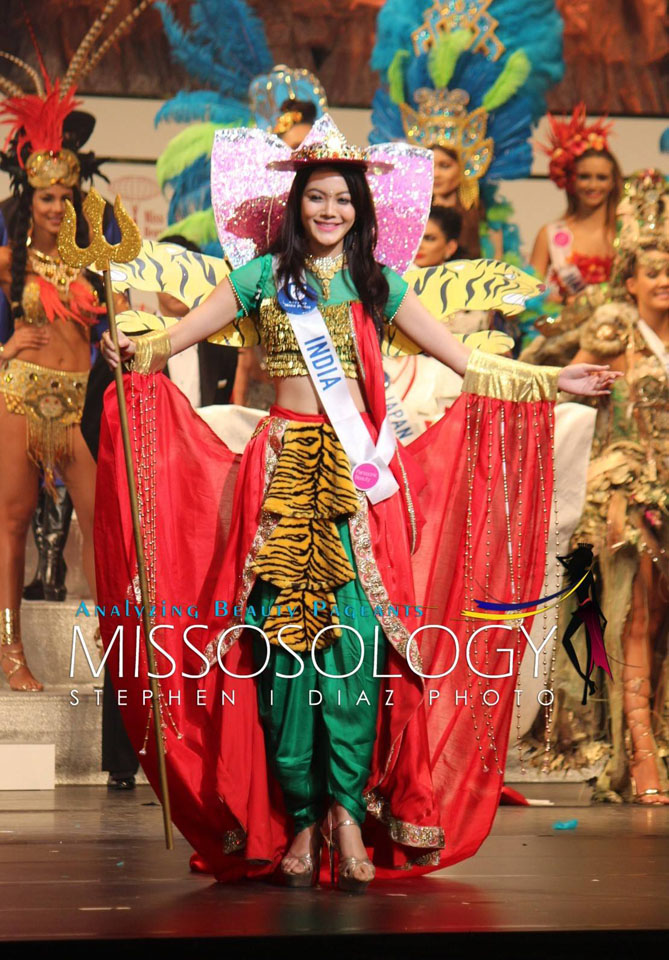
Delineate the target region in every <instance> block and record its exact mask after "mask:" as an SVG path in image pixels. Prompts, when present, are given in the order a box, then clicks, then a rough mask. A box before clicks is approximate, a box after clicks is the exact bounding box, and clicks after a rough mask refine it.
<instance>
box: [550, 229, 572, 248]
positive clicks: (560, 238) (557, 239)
mask: <svg viewBox="0 0 669 960" xmlns="http://www.w3.org/2000/svg"><path fill="white" fill-rule="evenodd" d="M553 243H554V244H555V245H556V246H557V247H566V246H567V245H568V243H569V234H568V233H567V231H566V230H558V231H557V233H556V234H555V236H554V237H553Z"/></svg>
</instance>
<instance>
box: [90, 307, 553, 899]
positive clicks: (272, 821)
mask: <svg viewBox="0 0 669 960" xmlns="http://www.w3.org/2000/svg"><path fill="white" fill-rule="evenodd" d="M353 311H354V321H355V325H356V334H357V339H358V347H359V351H360V356H361V362H362V366H363V368H364V371H365V378H364V380H363V381H362V382H363V385H364V390H365V392H366V398H367V404H368V409H369V411H370V416H371V421H372V423H373V424H374V425H375V428H378V426H379V425H380V423H381V422H382V420H383V417H384V416H385V399H384V391H383V373H382V367H381V361H380V356H379V351H378V345H377V342H376V339H375V333H374V329H373V325H372V324H371V323H370V322H369V321H368V320H367V318H366V317H365V316H364V314H363V312H362V309H361V308H359V307H358V306H357V305H355V306H354V308H353ZM132 377H133V378H134V384H133V387H132V390H130V389H129V388H127V389H126V394H127V396H128V401H129V404H130V419H131V423H133V422H137V421H138V419H139V415H140V412H141V409H142V408H143V407H144V406H145V402H146V395H147V393H148V391H150V390H151V389H155V393H156V400H155V424H156V432H157V445H156V464H155V491H156V498H157V510H156V522H155V540H156V543H155V550H156V555H155V570H156V575H155V580H156V599H157V600H158V601H163V600H164V601H165V602H166V603H167V606H168V610H167V611H166V612H164V611H163V610H162V609H161V608H160V604H159V605H158V609H157V610H156V617H155V619H156V622H157V623H160V624H167V625H169V626H170V627H173V628H174V630H162V631H159V632H158V633H157V634H156V640H157V642H158V643H159V644H160V645H161V647H163V648H164V649H165V650H166V651H168V652H169V653H170V654H171V655H172V657H173V658H174V661H175V665H176V670H175V674H174V675H173V676H172V677H171V678H169V679H162V680H161V686H162V691H163V697H164V703H165V704H166V705H169V714H168V712H167V710H165V724H166V729H165V742H166V746H167V765H168V776H169V785H170V796H171V803H172V813H173V819H174V822H175V824H176V825H177V827H178V828H179V829H180V830H181V831H182V833H183V834H184V835H185V836H186V838H187V839H188V840H189V842H190V843H191V844H192V845H193V847H194V848H195V850H196V851H197V852H196V854H195V856H194V858H193V865H194V866H195V867H196V868H198V869H204V870H209V871H211V872H213V873H214V874H215V875H216V877H217V878H218V879H220V880H231V879H235V878H237V877H240V876H254V875H258V874H265V873H268V872H270V871H271V870H272V869H273V868H274V867H275V866H276V864H277V863H278V860H279V859H280V857H281V856H282V854H283V853H284V852H285V849H286V846H287V844H288V842H289V840H290V824H289V823H288V821H287V818H286V816H285V812H284V810H283V805H282V800H281V795H280V790H279V788H278V785H277V784H276V782H275V781H274V780H273V778H272V776H271V774H270V773H269V772H268V764H267V757H266V755H265V745H264V737H263V731H262V727H261V724H260V721H259V718H258V712H257V704H256V697H255V687H254V683H253V681H252V680H248V679H237V678H234V677H231V676H229V675H228V674H227V673H225V672H223V671H222V670H221V669H220V668H218V667H215V668H214V669H212V670H210V671H209V673H208V674H207V676H206V677H205V678H203V679H201V680H197V679H192V678H191V679H189V678H186V679H182V676H181V674H182V672H186V673H187V674H192V675H197V674H200V673H202V672H203V668H204V660H203V657H202V655H201V653H197V652H195V651H194V650H190V649H188V647H186V646H185V645H184V644H183V643H182V640H181V636H182V632H183V630H184V628H185V627H186V626H188V625H189V624H196V625H198V628H197V629H196V630H195V631H193V632H191V634H189V639H190V642H191V643H192V644H193V646H194V647H195V648H196V650H197V651H202V650H204V648H205V647H206V645H207V643H208V642H209V641H210V640H212V639H213V638H215V637H216V636H217V635H218V634H219V633H220V631H221V630H223V629H225V628H226V627H227V626H229V625H230V622H231V621H230V615H232V614H233V613H234V612H235V611H233V609H232V608H233V604H234V601H235V598H236V597H237V596H238V594H239V590H240V588H241V586H242V583H243V577H244V560H245V558H246V557H247V555H248V553H249V551H250V549H251V547H252V544H253V541H254V537H256V534H257V530H258V524H259V521H260V506H261V503H262V499H263V490H264V482H265V470H266V466H267V465H268V464H271V461H272V458H273V457H274V456H275V455H276V453H277V452H278V449H279V448H280V441H279V440H277V438H276V436H275V435H274V434H273V433H272V430H271V429H269V421H267V422H266V424H265V427H264V429H260V430H259V431H256V435H255V436H254V438H253V439H252V440H251V442H250V443H249V445H248V447H247V449H246V451H245V453H244V456H243V458H242V460H241V463H240V462H239V458H237V457H235V456H234V455H233V454H232V453H231V452H230V451H229V450H228V449H227V448H226V447H225V446H224V444H222V443H221V441H219V440H218V438H217V437H216V436H215V435H214V434H213V433H212V432H211V431H210V430H209V428H208V427H207V426H206V425H205V424H204V423H203V421H202V420H201V419H200V418H199V417H198V416H197V415H196V414H195V413H194V412H193V410H192V409H191V408H190V406H189V404H188V402H187V401H186V399H185V398H184V397H183V395H182V394H181V393H180V392H179V391H178V390H177V389H176V388H175V387H174V386H173V385H172V384H171V383H169V381H167V380H166V379H165V378H163V377H158V378H156V381H155V388H152V387H151V386H150V382H149V379H148V378H141V377H138V376H137V375H134V374H133V375H132ZM129 379H130V377H128V378H127V380H128V381H129ZM551 416H552V410H551V405H550V404H548V403H512V402H510V401H502V400H493V399H490V398H486V397H478V396H474V395H472V394H464V393H463V394H462V395H461V397H460V398H459V399H458V400H457V402H456V403H455V404H454V405H453V407H451V408H450V410H447V411H446V415H445V416H444V418H443V419H442V420H441V421H439V422H438V423H437V424H436V425H435V426H434V427H432V428H430V429H429V430H428V431H427V432H426V433H425V434H423V435H422V436H421V437H420V438H419V439H418V440H416V441H415V442H414V443H413V444H412V445H411V446H410V447H409V448H406V449H402V450H401V451H400V452H399V453H398V455H396V457H395V458H394V460H393V463H392V464H391V468H392V469H393V471H394V473H395V475H396V477H397V479H398V482H399V484H400V488H401V491H402V492H401V493H400V494H396V495H395V496H394V497H392V498H390V499H389V500H386V501H383V502H382V503H381V504H378V505H376V506H374V507H370V509H369V520H368V522H369V534H370V538H369V539H370V543H371V551H372V553H373V557H374V559H375V562H376V563H375V569H374V564H372V565H369V569H368V565H367V564H366V561H364V560H361V559H360V557H358V555H357V554H356V559H357V562H358V572H359V575H360V577H361V580H362V582H363V585H364V586H365V587H366V589H368V596H370V600H371V601H372V602H374V595H373V594H372V593H370V591H373V590H374V589H376V588H377V587H378V584H376V585H375V582H374V578H375V576H376V571H378V574H380V576H381V580H382V586H383V588H385V594H386V596H387V598H388V600H389V601H390V603H391V604H394V605H400V606H401V608H402V609H401V615H400V616H401V620H402V622H403V624H404V625H405V627H406V629H407V631H408V632H411V631H413V630H414V629H416V628H418V627H421V626H424V625H426V624H437V625H446V626H448V627H450V628H451V630H452V631H453V633H454V634H455V635H456V637H457V640H458V643H459V657H458V660H457V663H456V665H455V666H454V668H453V670H452V671H451V672H450V673H448V675H447V676H444V677H440V678H437V679H423V678H422V677H420V676H418V675H417V674H416V673H415V672H414V671H412V670H411V669H410V668H409V666H408V664H407V659H406V654H404V653H403V651H401V650H398V649H397V648H396V646H394V647H391V652H390V656H389V659H388V664H387V666H386V671H385V672H386V673H387V674H399V675H400V676H399V677H395V678H391V679H386V678H383V679H382V680H381V689H382V690H387V689H392V690H393V695H392V697H391V702H392V706H386V705H385V703H386V701H387V700H388V697H387V695H382V696H381V705H380V707H379V717H378V734H377V741H376V745H375V751H374V757H373V761H372V767H371V771H370V779H369V784H368V789H369V791H372V792H373V802H371V801H370V803H369V809H370V814H369V815H368V817H367V820H366V823H365V826H364V835H365V840H366V843H367V844H368V846H369V848H370V852H371V853H372V855H373V858H374V862H375V864H376V866H377V876H379V877H380V878H383V877H394V876H406V875H407V873H423V872H427V871H429V870H433V869H436V868H437V867H443V866H447V865H448V864H450V863H455V862H457V861H458V860H461V859H463V858H465V857H468V856H471V855H472V854H473V853H474V852H475V851H476V849H477V848H478V846H479V845H480V843H481V842H482V841H483V839H485V837H486V836H487V834H488V832H489V829H490V826H491V823H492V819H493V817H494V814H495V811H496V809H497V805H498V800H499V793H500V790H501V787H502V779H503V778H502V775H501V773H500V772H499V771H500V770H502V769H503V763H504V758H505V756H506V747H507V742H508V736H509V729H510V724H511V717H512V710H513V700H514V694H513V691H514V689H515V685H516V684H515V673H516V670H517V668H518V666H519V663H520V656H521V654H522V649H523V648H524V644H521V643H520V642H519V640H518V636H517V634H515V633H508V634H507V633H506V632H503V631H501V630H497V631H493V632H491V633H489V634H488V635H487V636H488V639H487V640H484V639H483V636H484V635H482V636H480V637H479V639H478V641H475V643H474V644H473V647H472V651H471V660H472V663H473V665H474V666H476V667H477V669H479V670H480V671H481V672H482V673H486V674H488V675H492V674H502V673H504V672H506V669H507V666H508V662H509V654H508V653H505V652H504V650H505V649H506V648H511V649H512V651H513V669H512V674H511V676H509V677H500V678H499V679H488V678H485V677H479V676H477V675H476V674H475V673H473V671H472V670H471V669H470V667H469V666H468V664H467V660H466V657H465V648H466V644H467V639H468V637H469V635H470V634H471V632H472V631H473V630H474V629H476V628H477V627H478V626H480V625H481V624H480V623H479V622H474V623H473V624H472V622H471V621H467V620H465V619H464V618H463V617H462V611H463V609H465V608H466V607H471V605H472V602H473V598H474V597H476V598H479V599H484V598H487V599H495V600H502V601H503V600H526V599H529V598H531V597H534V596H538V594H539V592H540V590H541V586H542V583H543V575H544V551H545V546H544V545H545V538H546V523H547V510H546V505H547V504H550V497H551V492H552V458H551V455H550V431H551ZM372 433H373V435H374V433H375V429H373V430H372ZM502 441H503V442H502ZM503 451H504V454H505V457H504V458H503V456H502V452H503ZM400 458H401V462H400ZM503 459H505V461H506V477H507V483H506V493H505V486H504V483H503V474H502V471H503ZM407 488H408V491H409V495H408V496H407V495H406V491H407ZM233 489H234V493H233ZM506 504H508V506H509V514H508V520H507V513H506ZM414 526H415V528H416V532H417V533H418V534H419V539H418V546H417V549H416V551H415V552H414V553H413V555H412V554H411V545H412V541H413V539H414V538H413V532H412V527H414ZM509 536H510V544H511V551H510V553H511V560H509ZM95 538H96V570H97V579H98V591H99V603H100V604H101V605H102V606H104V607H106V610H107V613H106V615H105V616H104V617H102V618H101V630H102V636H103V640H104V641H105V643H106V644H108V643H109V642H110V640H111V639H112V636H113V634H114V630H115V628H116V627H117V626H118V625H120V624H123V625H124V626H125V627H126V631H125V636H126V639H130V640H131V641H132V642H131V643H129V644H128V643H126V647H125V649H124V651H123V658H122V662H123V665H124V671H123V672H124V675H123V676H122V677H121V676H118V673H119V666H118V658H117V657H116V651H115V650H113V651H112V653H111V654H110V657H111V660H110V669H111V670H112V674H113V676H114V683H115V685H116V686H117V689H119V690H120V689H125V690H127V691H128V692H127V695H126V696H127V705H125V706H123V707H122V710H123V717H124V721H125V723H126V726H127V728H128V731H129V733H130V736H131V739H132V741H133V744H134V746H135V748H136V749H137V750H139V749H140V748H141V747H142V744H143V743H144V740H145V732H146V727H147V720H148V704H147V703H146V702H145V699H144V702H143V700H142V691H144V690H146V689H147V688H148V681H147V680H146V672H145V663H144V655H143V654H142V655H140V658H139V659H140V666H139V677H137V678H134V677H133V676H132V673H133V667H134V656H135V651H134V648H133V645H134V632H135V627H136V625H137V624H138V622H139V621H138V619H137V616H136V615H134V616H133V614H132V611H130V614H129V615H126V614H125V611H124V609H123V608H121V609H120V610H119V611H118V612H119V616H118V617H117V616H116V615H110V608H111V606H112V605H113V604H117V605H119V606H120V605H121V604H122V603H123V602H124V600H125V599H126V597H128V596H132V581H133V577H134V575H135V572H136V564H135V559H134V547H133V544H132V531H131V523H130V515H129V508H128V506H127V485H126V480H125V468H124V464H123V456H122V447H121V440H120V432H119V427H118V410H117V404H116V397H115V394H114V393H113V390H111V391H109V392H108V393H107V396H106V402H105V414H104V418H103V425H102V431H101V442H100V457H99V469H98V489H97V503H96V531H95ZM359 545H360V548H361V550H364V547H365V544H364V537H362V538H359ZM354 549H355V538H354ZM511 571H512V572H513V582H512V577H511ZM216 601H218V602H219V607H218V612H217V610H216V606H215V604H216ZM377 602H378V601H377ZM179 603H181V604H182V605H183V610H182V612H181V613H174V612H172V611H170V609H169V608H170V607H171V606H172V605H173V604H174V605H177V604H179ZM189 603H190V604H192V605H196V606H197V611H198V619H197V620H196V619H194V618H193V617H192V616H189V615H188V613H187V611H186V609H185V607H186V604H189ZM224 603H227V604H228V607H227V611H226V610H225V608H224V607H223V606H222V605H223V604H224ZM405 604H406V605H407V606H406V609H405V608H404V605H405ZM415 608H420V609H421V611H422V615H420V614H418V613H416V612H415ZM226 612H227V614H228V616H226ZM200 625H208V629H200V628H199V626H200ZM527 629H528V630H529V624H527ZM416 646H417V648H418V649H419V651H420V655H421V657H422V672H423V673H424V674H426V675H430V674H438V673H443V672H445V671H447V670H448V669H449V667H450V665H451V663H452V662H453V660H454V652H455V644H454V640H453V638H452V636H451V635H449V634H446V633H444V632H443V631H439V630H437V629H430V630H425V631H422V632H421V634H420V636H419V637H418V638H417V641H416ZM223 663H224V664H225V667H226V668H227V670H228V671H229V672H230V673H233V674H246V675H248V674H251V673H252V672H253V665H252V659H251V651H250V644H247V643H245V641H244V637H243V635H242V638H241V640H240V641H238V642H236V643H234V644H233V646H232V647H231V649H229V651H228V652H227V653H226V654H225V656H224V657H223ZM158 664H159V666H158V669H159V671H162V670H165V669H166V664H167V660H166V658H165V657H164V656H163V655H161V654H160V653H159V654H158ZM198 690H199V691H200V693H199V701H198V699H197V697H198ZM486 690H489V693H488V694H487V696H488V699H489V700H490V702H491V703H492V702H493V701H495V700H496V697H499V701H498V702H497V703H496V705H494V706H490V707H486V706H485V705H484V704H483V702H482V695H483V693H484V692H485V691H486ZM223 692H225V693H226V694H227V696H228V699H227V700H226V702H225V704H224V705H222V703H221V696H222V693H223ZM170 693H171V694H172V697H171V698H170ZM233 697H234V705H233V704H232V703H231V699H232V698H233ZM465 698H466V699H465ZM170 699H171V703H170ZM477 738H478V739H477ZM493 741H494V744H495V749H494V750H493V749H492V743H493ZM141 759H142V765H143V766H144V769H145V770H146V772H147V776H148V777H149V779H150V781H151V783H152V784H153V785H154V787H156V786H157V779H156V765H155V757H154V744H153V741H152V737H149V740H148V743H147V753H146V755H143V756H142V757H141ZM484 767H485V768H487V769H485V768H484ZM439 827H440V828H442V830H443V847H442V846H439V847H436V846H434V845H430V843H431V839H430V838H434V834H435V828H439ZM420 857H423V858H424V860H423V862H422V863H420V864H416V862H415V861H416V860H417V858H420ZM428 861H429V862H428ZM412 863H413V866H411V864H412ZM398 868H401V869H398Z"/></svg>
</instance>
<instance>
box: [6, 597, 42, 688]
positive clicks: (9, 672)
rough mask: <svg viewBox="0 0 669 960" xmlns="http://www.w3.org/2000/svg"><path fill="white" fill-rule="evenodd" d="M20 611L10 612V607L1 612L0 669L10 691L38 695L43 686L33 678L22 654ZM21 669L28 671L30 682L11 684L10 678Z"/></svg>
mask: <svg viewBox="0 0 669 960" xmlns="http://www.w3.org/2000/svg"><path fill="white" fill-rule="evenodd" d="M19 624H20V611H19V610H12V609H11V608H10V607H5V609H4V610H2V619H1V620H0V667H2V673H3V674H4V677H5V679H6V681H7V683H8V684H9V688H10V690H14V691H16V692H17V693H19V692H23V693H39V692H40V690H43V689H44V686H43V685H42V684H41V683H40V682H39V680H36V679H35V677H33V675H32V673H31V672H30V668H29V667H28V663H27V661H26V655H25V653H24V652H23V644H22V643H21V629H20V626H19ZM8 647H14V648H15V649H13V650H12V651H10V650H9V649H7V648H8ZM6 662H7V663H9V664H11V666H10V668H9V669H8V668H7V667H6V666H5V663H6ZM21 668H25V669H26V670H27V671H28V676H29V677H30V680H32V683H31V682H30V680H24V682H23V683H12V677H14V676H15V675H16V674H17V673H18V672H19V670H21Z"/></svg>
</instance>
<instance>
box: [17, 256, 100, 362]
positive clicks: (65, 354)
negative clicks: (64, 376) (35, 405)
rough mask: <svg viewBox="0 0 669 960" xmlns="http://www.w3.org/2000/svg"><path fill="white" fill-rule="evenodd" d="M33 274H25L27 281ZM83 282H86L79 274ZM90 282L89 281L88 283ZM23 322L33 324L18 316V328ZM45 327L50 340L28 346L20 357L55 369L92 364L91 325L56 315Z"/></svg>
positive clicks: (18, 357) (43, 327)
mask: <svg viewBox="0 0 669 960" xmlns="http://www.w3.org/2000/svg"><path fill="white" fill-rule="evenodd" d="M33 276H34V274H31V273H27V274H26V283H27V282H28V281H29V280H30V279H31V277H33ZM79 282H80V283H82V282H83V283H85V281H84V280H83V278H82V277H81V276H80V277H79ZM86 286H88V284H86ZM3 291H4V293H5V295H6V296H9V289H6V288H5V285H4V284H3ZM22 326H32V324H31V323H30V321H25V320H17V321H16V328H17V330H18V329H19V328H20V327H22ZM42 329H44V330H46V331H47V332H48V334H49V342H48V343H46V344H45V345H44V346H43V347H39V348H33V349H25V350H21V352H20V353H19V354H18V356H17V360H24V361H26V362H27V363H37V364H39V365H40V366H42V367H50V368H51V369H52V370H63V371H64V372H66V373H78V372H80V371H82V370H88V369H89V368H90V365H91V345H90V339H91V335H90V329H89V328H88V327H85V326H83V325H82V324H80V323H76V322H75V321H74V320H61V319H56V320H54V321H53V323H51V322H49V321H48V320H47V322H46V323H44V324H43V325H42Z"/></svg>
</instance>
